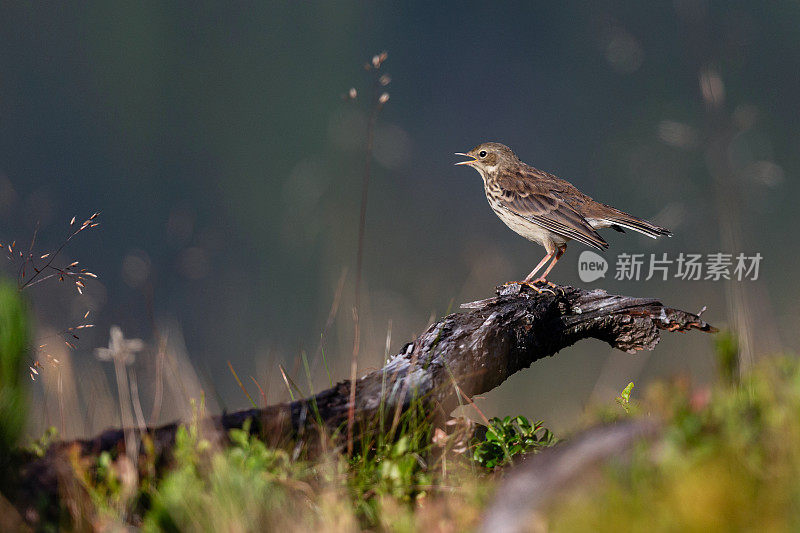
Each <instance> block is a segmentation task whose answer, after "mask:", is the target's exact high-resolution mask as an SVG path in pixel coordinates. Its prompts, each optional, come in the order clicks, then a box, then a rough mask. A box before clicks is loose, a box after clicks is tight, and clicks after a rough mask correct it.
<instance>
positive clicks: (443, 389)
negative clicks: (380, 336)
mask: <svg viewBox="0 0 800 533" xmlns="http://www.w3.org/2000/svg"><path fill="white" fill-rule="evenodd" d="M462 308H465V309H468V311H465V312H462V313H455V314H451V315H448V316H446V317H444V318H442V319H441V320H439V321H438V322H436V323H435V324H433V325H432V326H430V327H429V328H428V330H427V331H425V333H423V334H422V335H420V336H419V337H418V338H417V339H415V340H414V341H413V342H409V343H408V344H406V345H405V346H404V347H403V348H402V349H401V350H400V353H398V354H397V355H395V356H394V357H392V358H391V359H390V360H389V361H388V362H387V363H386V365H385V366H384V367H383V368H382V369H380V370H377V371H374V372H371V373H369V374H367V375H365V376H362V377H361V378H359V379H358V380H357V381H356V383H355V386H356V394H355V405H354V406H353V411H354V413H355V420H356V427H357V428H358V429H359V430H360V431H364V430H365V428H368V427H372V428H374V426H375V424H374V423H373V422H374V421H376V420H378V414H379V410H380V409H383V410H384V411H383V414H384V417H383V418H384V419H385V420H387V421H388V422H387V425H388V424H391V423H392V422H396V420H397V418H398V417H399V416H400V415H401V414H402V413H403V412H404V411H405V410H407V409H408V408H409V407H410V406H411V405H412V403H413V402H414V401H415V400H418V401H420V402H422V405H424V406H425V407H426V409H427V410H428V411H429V412H431V413H435V414H436V415H437V416H438V417H440V418H443V417H446V416H447V414H448V413H450V412H451V411H452V409H454V408H455V407H456V406H457V405H458V394H466V395H468V396H472V395H475V394H481V393H485V392H487V391H490V390H492V389H494V388H495V387H497V386H498V385H500V384H501V383H502V382H503V381H505V380H506V379H507V378H508V377H509V376H511V375H512V374H514V373H515V372H518V371H520V370H522V369H524V368H527V367H529V366H530V365H531V364H532V363H533V362H535V361H537V360H539V359H542V358H544V357H549V356H552V355H554V354H556V353H557V352H558V351H559V350H561V349H563V348H565V347H567V346H570V345H572V344H574V343H575V342H577V341H579V340H581V339H586V338H596V339H600V340H602V341H605V342H607V343H609V344H610V345H611V346H613V347H615V348H618V349H620V350H623V351H626V352H629V353H634V352H636V351H637V350H643V349H648V350H652V349H653V348H654V347H655V345H656V344H657V343H658V341H659V338H660V331H661V330H665V331H688V330H690V329H699V330H701V331H708V332H713V331H715V329H714V328H713V327H711V326H710V325H708V324H707V323H706V322H704V321H703V320H701V319H700V317H699V316H698V315H696V314H693V313H688V312H686V311H681V310H677V309H673V308H669V307H665V306H664V305H663V304H662V303H661V302H660V301H658V300H656V299H650V298H633V297H629V296H616V295H612V294H608V293H606V292H605V291H603V290H599V289H595V290H585V289H580V288H575V287H569V286H563V287H556V288H555V289H554V290H553V291H552V294H550V293H544V294H537V293H536V292H535V291H533V290H532V289H530V288H529V287H527V286H523V285H520V284H510V285H506V286H502V287H498V289H497V296H495V297H493V298H489V299H486V300H481V301H477V302H471V303H468V304H464V305H462ZM456 384H457V386H455V385H456ZM349 396H350V381H342V382H340V383H338V384H337V385H335V386H334V387H332V388H330V389H328V390H325V391H323V392H320V393H319V394H317V395H315V396H313V397H309V398H304V399H301V400H298V401H294V402H291V403H284V404H278V405H273V406H269V407H266V408H264V409H249V410H245V411H239V412H236V413H228V414H223V415H221V416H218V417H214V418H213V419H210V420H209V421H208V424H209V425H210V426H212V427H214V428H216V429H217V430H220V429H221V430H223V431H227V430H229V429H231V428H240V427H242V425H243V424H244V423H245V421H247V420H248V419H252V420H253V426H252V429H251V430H252V431H259V432H260V433H261V434H262V435H263V436H265V437H266V438H268V439H269V440H270V441H272V442H279V441H282V440H284V441H285V439H287V438H289V439H294V440H295V441H296V442H304V441H305V443H309V442H313V441H314V440H315V439H313V438H311V437H312V436H313V435H317V434H318V433H319V430H320V428H324V429H325V433H326V434H327V435H328V436H334V440H336V435H339V434H341V430H342V428H343V427H344V425H345V424H346V422H347V417H348V410H349V407H350V399H349ZM370 423H372V424H370ZM177 427H178V424H177V423H173V424H169V425H166V426H161V427H158V428H150V429H148V435H149V437H150V438H151V439H152V442H153V449H154V451H155V453H156V455H157V456H159V457H161V456H162V455H165V454H168V453H169V450H170V448H171V446H172V444H173V442H174V438H175V432H176V430H177ZM124 446H125V439H124V431H123V429H111V430H108V431H105V432H104V433H102V434H100V435H98V436H96V437H94V438H91V439H86V440H78V441H73V442H63V443H59V444H56V445H54V446H52V447H51V449H50V450H49V452H48V454H47V456H46V457H45V458H43V459H41V460H38V461H34V462H33V463H32V464H30V465H28V468H27V469H26V474H25V477H26V478H31V477H33V478H37V480H38V482H37V483H36V484H37V485H39V486H50V487H52V486H54V484H55V483H56V481H57V475H56V471H57V469H56V468H55V467H53V464H55V463H56V462H57V461H56V459H57V458H58V457H59V456H62V457H63V456H65V455H66V452H68V451H70V450H71V451H72V453H75V452H77V454H78V456H94V455H96V454H98V453H100V452H102V451H105V450H117V451H122V450H124ZM136 452H138V450H136V451H134V454H135V453H136Z"/></svg>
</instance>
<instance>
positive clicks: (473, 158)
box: [456, 152, 478, 165]
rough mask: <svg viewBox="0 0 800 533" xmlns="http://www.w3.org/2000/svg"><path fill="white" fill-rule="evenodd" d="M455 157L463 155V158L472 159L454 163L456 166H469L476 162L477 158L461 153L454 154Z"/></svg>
mask: <svg viewBox="0 0 800 533" xmlns="http://www.w3.org/2000/svg"><path fill="white" fill-rule="evenodd" d="M456 155H463V156H464V157H471V158H472V159H470V160H468V161H460V162H458V163H456V165H471V164H472V163H474V162H475V161H477V160H478V158H476V157H475V156H473V155H469V154H462V153H461V152H456Z"/></svg>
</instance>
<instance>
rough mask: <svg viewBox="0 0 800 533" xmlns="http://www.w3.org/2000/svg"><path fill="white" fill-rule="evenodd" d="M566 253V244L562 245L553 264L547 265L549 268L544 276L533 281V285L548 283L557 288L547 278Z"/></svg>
mask: <svg viewBox="0 0 800 533" xmlns="http://www.w3.org/2000/svg"><path fill="white" fill-rule="evenodd" d="M566 251H567V245H566V244H562V245H561V246H560V247H559V248H558V251H557V252H556V256H555V257H554V258H553V262H552V263H550V264H549V265H547V268H546V269H545V271H544V274H542V275H541V276H539V277H538V278H536V279H535V280H533V281H532V282H531V283H547V284H548V285H550V286H551V287H555V286H556V284H555V283H551V282H549V281H547V280H546V279H545V278H546V277H547V275H548V274H549V273H550V271H551V270H553V267H554V266H556V263H558V260H559V259H561V256H562V255H564V252H566Z"/></svg>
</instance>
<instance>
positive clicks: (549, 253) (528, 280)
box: [521, 248, 557, 294]
mask: <svg viewBox="0 0 800 533" xmlns="http://www.w3.org/2000/svg"><path fill="white" fill-rule="evenodd" d="M556 251H557V250H556V249H555V248H554V249H552V250H548V251H547V255H546V256H544V258H543V259H542V260H541V261H539V264H538V265H536V267H535V268H534V269H533V270H531V273H530V274H528V275H527V277H526V278H525V279H524V280H523V281H522V282H521V285H527V286H528V287H530V288H531V289H533V290H535V291H536V292H538V293H539V294H542V293H543V292H549V293H551V294H555V293H554V292H553V291H551V290H550V289H542V288H540V287H537V286H536V282H535V281H531V280H532V279H533V276H535V275H536V273H537V272H538V271H539V270H541V268H542V267H543V266H544V265H545V263H547V262H548V261H549V260H550V259H551V258H552V257H553V254H555V253H556Z"/></svg>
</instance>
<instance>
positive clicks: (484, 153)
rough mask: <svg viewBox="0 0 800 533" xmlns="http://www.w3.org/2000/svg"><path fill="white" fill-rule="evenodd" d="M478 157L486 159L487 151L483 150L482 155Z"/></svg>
mask: <svg viewBox="0 0 800 533" xmlns="http://www.w3.org/2000/svg"><path fill="white" fill-rule="evenodd" d="M478 157H481V158H483V157H486V150H481V153H479V154H478Z"/></svg>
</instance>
